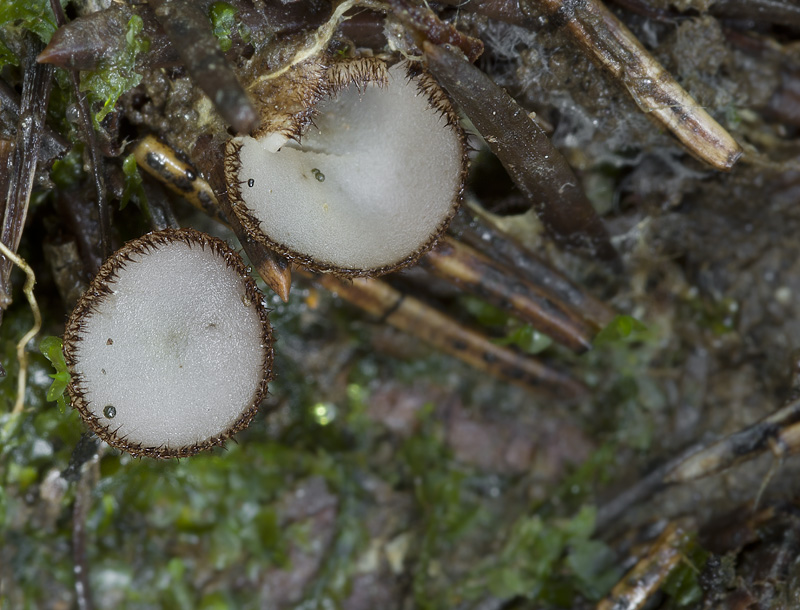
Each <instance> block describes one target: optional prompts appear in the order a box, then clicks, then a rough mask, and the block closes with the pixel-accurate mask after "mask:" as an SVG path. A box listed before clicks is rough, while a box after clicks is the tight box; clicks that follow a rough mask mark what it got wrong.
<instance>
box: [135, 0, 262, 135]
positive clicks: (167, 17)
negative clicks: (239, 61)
mask: <svg viewBox="0 0 800 610" xmlns="http://www.w3.org/2000/svg"><path fill="white" fill-rule="evenodd" d="M150 7H151V8H152V9H153V11H154V12H155V15H156V19H158V22H159V23H160V24H161V27H163V28H164V31H165V32H166V33H167V35H168V36H169V38H170V40H171V41H172V45H173V47H175V50H177V51H178V54H179V55H180V57H181V60H183V63H184V64H185V65H186V69H187V70H188V71H189V74H191V76H192V79H193V80H194V82H195V84H197V86H198V87H200V89H202V90H203V91H204V92H205V93H206V95H208V97H209V98H211V101H212V102H213V103H214V106H215V107H216V108H217V111H218V112H219V113H220V115H221V116H222V118H223V119H224V120H225V122H227V123H228V124H229V125H231V126H232V127H233V129H234V130H236V131H237V132H238V133H250V132H251V131H252V130H253V129H255V128H256V127H257V126H258V116H257V114H256V110H255V108H254V107H253V104H252V103H251V102H250V99H249V98H248V97H247V94H246V93H245V91H244V89H243V88H242V86H241V85H240V84H239V81H238V80H237V78H236V75H235V74H234V72H233V70H232V69H231V67H230V65H228V62H227V60H226V59H225V56H224V55H223V54H222V51H221V50H220V48H219V46H218V45H217V41H216V39H215V38H214V35H213V34H212V33H211V26H210V23H209V21H208V17H207V16H206V15H205V14H203V11H202V10H201V9H200V7H198V6H197V4H196V3H195V2H194V0H150Z"/></svg>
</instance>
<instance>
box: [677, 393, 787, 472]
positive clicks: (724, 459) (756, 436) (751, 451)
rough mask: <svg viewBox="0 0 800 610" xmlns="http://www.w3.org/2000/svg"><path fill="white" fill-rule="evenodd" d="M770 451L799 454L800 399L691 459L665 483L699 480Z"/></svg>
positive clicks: (690, 457)
mask: <svg viewBox="0 0 800 610" xmlns="http://www.w3.org/2000/svg"><path fill="white" fill-rule="evenodd" d="M770 450H772V451H774V452H775V453H776V454H779V455H783V454H794V453H798V452H799V451H800V399H796V400H792V401H790V402H789V403H787V404H786V405H784V406H783V407H781V408H780V409H778V410H777V411H776V412H775V413H773V414H772V415H770V416H768V417H765V418H764V419H762V420H760V421H758V422H756V423H755V424H753V425H751V426H748V427H746V428H744V429H742V430H740V431H738V432H735V433H733V434H731V435H730V436H727V437H726V438H724V439H722V440H720V441H718V442H717V443H714V444H713V445H711V446H710V447H707V448H706V449H703V450H701V451H698V452H697V453H695V454H694V455H691V456H689V457H688V458H687V459H686V460H684V461H683V462H682V463H680V464H679V465H678V466H677V467H676V468H674V469H673V470H672V471H671V472H670V473H669V474H668V475H667V476H666V477H665V478H664V480H665V481H666V482H667V483H685V482H687V481H692V480H695V479H700V478H702V477H706V476H709V475H711V474H714V473H717V472H720V471H721V470H724V469H725V468H729V467H731V466H733V465H735V464H737V463H739V462H742V461H745V460H751V459H753V458H755V457H757V456H759V455H761V454H763V453H764V452H766V451H770Z"/></svg>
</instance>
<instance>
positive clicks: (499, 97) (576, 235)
mask: <svg viewBox="0 0 800 610" xmlns="http://www.w3.org/2000/svg"><path fill="white" fill-rule="evenodd" d="M423 46H424V50H425V53H426V55H427V58H428V66H429V67H430V70H431V72H433V75H434V76H435V77H436V79H437V80H438V81H439V82H440V83H441V84H442V85H444V88H445V89H447V91H448V92H449V93H450V95H452V96H453V98H454V99H455V101H456V103H457V104H458V105H459V106H460V108H461V110H463V111H464V113H465V114H466V115H467V116H468V117H469V119H470V120H471V121H472V123H473V124H474V125H475V127H476V128H477V129H478V131H479V132H480V133H481V135H483V137H484V138H485V140H486V143H487V144H488V145H489V148H491V150H492V152H493V153H495V154H496V155H497V157H498V159H500V162H501V163H502V164H503V165H504V166H505V168H506V171H508V173H509V175H510V176H511V178H512V179H513V180H514V183H515V184H516V185H517V187H519V189H520V190H521V191H522V193H523V194H524V195H525V197H526V198H527V199H528V200H529V201H530V202H531V204H532V205H533V208H534V210H535V211H536V213H537V214H538V215H539V218H540V219H541V221H542V223H543V224H544V226H545V228H546V229H547V231H548V232H549V233H550V235H551V236H552V237H553V238H554V239H555V240H556V241H557V242H558V243H560V244H562V245H564V246H568V247H571V248H576V249H577V250H579V251H580V252H583V253H584V254H588V255H591V256H597V257H600V258H602V259H604V260H617V259H618V254H617V252H616V250H615V249H614V247H613V246H612V245H611V241H610V239H609V236H608V232H607V231H606V228H605V226H604V225H603V222H602V221H601V220H600V217H599V216H598V215H597V213H596V212H595V211H594V208H593V207H592V204H591V203H589V200H588V199H587V198H586V195H585V194H584V192H583V189H582V188H581V186H580V182H579V181H578V179H577V178H576V177H575V174H574V173H573V171H572V168H571V167H570V166H569V164H568V163H567V161H566V159H564V157H563V156H562V155H561V153H560V152H558V150H557V149H556V148H555V147H554V146H553V144H552V143H551V142H550V139H549V138H548V137H547V134H545V133H544V131H542V129H541V128H540V127H539V126H538V125H537V124H536V123H535V122H534V121H532V120H531V119H530V117H528V115H527V113H526V112H525V111H524V110H523V109H522V108H521V107H520V106H519V105H518V104H517V103H516V102H515V101H514V99H513V98H512V97H511V96H510V95H508V93H506V92H505V91H503V90H502V89H501V88H500V87H498V86H497V85H495V84H494V82H492V80H491V79H490V78H489V77H488V76H487V75H486V74H484V73H483V72H482V71H481V70H479V69H478V68H476V67H475V66H473V65H472V64H470V63H469V62H468V61H467V60H466V58H464V56H463V55H459V54H456V53H454V52H452V51H448V50H446V49H444V48H442V47H437V46H434V45H432V44H430V43H427V42H426V43H423Z"/></svg>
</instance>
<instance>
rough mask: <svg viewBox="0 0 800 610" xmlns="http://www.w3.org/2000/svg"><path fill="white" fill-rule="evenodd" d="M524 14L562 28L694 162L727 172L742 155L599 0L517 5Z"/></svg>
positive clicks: (538, 1)
mask: <svg viewBox="0 0 800 610" xmlns="http://www.w3.org/2000/svg"><path fill="white" fill-rule="evenodd" d="M520 6H521V8H522V10H523V11H524V12H527V13H530V14H541V13H544V14H545V15H546V16H548V17H549V18H550V19H552V20H553V21H554V22H555V23H556V24H558V25H560V26H562V27H563V28H564V30H565V31H566V32H567V33H568V34H569V35H570V37H571V38H572V39H573V40H574V41H575V42H576V43H577V44H578V45H579V46H580V48H581V49H582V50H583V51H584V52H586V53H587V55H589V56H590V57H591V58H592V59H593V60H594V61H595V63H597V64H598V65H600V66H602V67H603V68H605V69H606V70H608V72H610V73H611V75H612V76H613V77H614V78H615V79H616V80H617V81H618V82H619V83H620V84H622V86H623V87H625V89H626V90H627V91H628V93H629V94H630V95H631V97H632V98H633V100H634V101H635V102H636V105H637V106H639V108H640V109H641V110H642V111H643V112H644V113H646V114H647V115H649V116H651V117H653V118H655V119H656V120H658V121H659V122H660V123H661V124H663V125H664V126H665V127H666V128H667V129H669V130H670V131H671V132H672V133H673V135H675V137H677V138H678V140H680V141H681V143H683V145H684V146H685V147H686V148H687V150H689V152H691V153H692V154H693V155H694V156H696V157H697V158H698V159H700V160H702V161H705V162H706V163H708V164H709V165H711V166H712V167H714V168H716V169H719V170H730V169H731V167H733V164H734V163H736V161H737V160H738V159H739V157H740V156H741V155H742V149H741V147H740V146H739V144H737V142H736V140H734V139H733V137H732V136H731V135H730V134H729V133H728V132H727V131H726V130H725V129H724V128H723V127H722V126H721V125H720V124H719V123H717V122H716V121H715V120H714V119H712V118H711V117H710V116H709V115H708V113H707V112H706V111H705V110H703V109H702V108H701V107H700V106H699V105H698V103H697V102H696V101H695V100H694V99H693V98H692V97H691V96H690V95H689V94H688V93H687V92H686V91H685V90H684V89H683V88H682V87H681V86H680V85H679V84H678V83H677V82H675V80H674V79H673V78H672V76H670V74H669V72H667V71H666V70H664V68H663V67H662V66H661V64H659V63H658V61H656V59H655V58H654V57H653V56H652V55H650V53H648V51H647V50H646V49H645V48H644V46H642V44H641V43H640V42H639V41H638V40H637V38H636V37H635V36H634V35H633V34H632V33H631V31H630V30H628V28H627V27H625V25H624V24H623V23H622V22H621V21H620V20H619V19H617V17H616V16H615V15H614V14H613V13H612V12H611V11H609V10H608V9H607V8H606V7H605V5H603V3H602V2H600V0H579V1H577V2H575V1H572V0H570V1H567V0H521V4H520Z"/></svg>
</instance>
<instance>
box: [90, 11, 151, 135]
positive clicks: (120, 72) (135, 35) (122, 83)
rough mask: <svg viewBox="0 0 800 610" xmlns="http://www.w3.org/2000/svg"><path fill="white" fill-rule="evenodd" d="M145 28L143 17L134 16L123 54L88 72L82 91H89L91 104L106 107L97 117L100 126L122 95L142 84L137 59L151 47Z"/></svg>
mask: <svg viewBox="0 0 800 610" xmlns="http://www.w3.org/2000/svg"><path fill="white" fill-rule="evenodd" d="M143 28H144V22H143V21H142V18H141V17H139V16H138V15H133V16H131V18H130V19H129V20H128V29H127V32H126V33H125V47H124V48H123V49H122V51H120V52H119V53H118V54H117V55H115V56H114V57H112V58H111V59H108V60H105V61H103V62H102V63H101V65H100V67H99V68H98V69H97V70H92V71H90V72H86V73H85V74H84V75H83V77H82V79H81V91H86V92H87V94H88V95H89V100H90V101H91V102H93V103H101V104H102V105H103V107H102V108H101V109H100V110H99V111H98V112H97V113H96V114H95V115H94V120H95V121H96V122H97V123H99V122H100V121H102V120H103V119H104V118H105V117H106V116H107V115H108V113H109V112H111V111H112V110H113V109H114V106H115V105H116V103H117V100H118V99H119V97H120V96H121V95H122V94H123V93H125V92H126V91H128V90H129V89H132V88H133V87H135V86H136V85H138V84H139V83H140V82H141V81H142V75H141V74H138V73H137V72H136V71H135V68H136V58H137V57H138V56H139V55H140V54H141V53H146V52H147V51H148V50H149V48H150V40H149V39H148V38H147V37H146V36H145V35H144V34H142V29H143Z"/></svg>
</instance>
